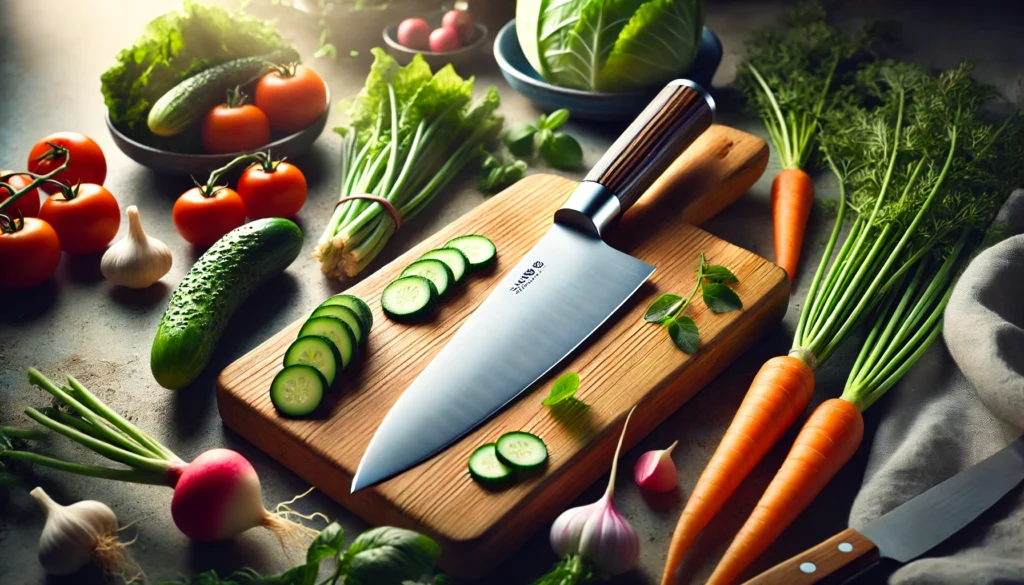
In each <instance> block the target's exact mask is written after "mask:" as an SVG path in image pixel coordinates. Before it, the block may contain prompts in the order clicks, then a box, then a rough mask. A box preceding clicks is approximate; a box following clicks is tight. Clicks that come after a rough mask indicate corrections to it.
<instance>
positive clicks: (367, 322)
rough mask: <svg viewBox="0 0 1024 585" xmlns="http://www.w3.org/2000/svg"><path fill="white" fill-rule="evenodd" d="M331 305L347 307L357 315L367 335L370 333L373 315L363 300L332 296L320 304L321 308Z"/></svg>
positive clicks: (342, 295)
mask: <svg viewBox="0 0 1024 585" xmlns="http://www.w3.org/2000/svg"><path fill="white" fill-rule="evenodd" d="M331 305H341V306H342V307H348V308H350V309H352V310H353V311H355V312H356V314H357V315H359V319H360V320H361V321H362V322H363V328H364V329H365V331H366V332H367V333H369V332H370V328H371V327H373V313H372V312H370V305H367V304H366V302H364V301H363V299H361V298H359V297H357V296H353V295H346V294H340V295H334V296H333V297H331V298H329V299H327V300H326V301H324V302H322V303H320V306H321V307H329V306H331Z"/></svg>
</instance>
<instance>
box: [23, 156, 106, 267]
mask: <svg viewBox="0 0 1024 585" xmlns="http://www.w3.org/2000/svg"><path fill="white" fill-rule="evenodd" d="M72 156H73V155H72ZM39 219H41V220H43V221H45V222H46V223H48V224H50V225H51V226H53V229H54V230H56V231H57V235H58V236H60V246H61V248H63V249H64V251H65V252H67V253H68V254H92V253H93V252H99V251H100V250H102V249H104V248H106V247H107V244H109V243H110V242H111V241H112V240H113V239H114V236H116V235H117V228H118V227H119V226H120V225H121V210H120V208H118V206H117V199H114V196H113V195H111V194H110V191H107V190H106V189H104V188H103V187H100V186H99V185H93V184H92V183H84V184H82V185H80V186H79V187H78V194H77V195H75V196H74V197H73V198H72V199H70V200H69V199H65V197H64V193H55V194H53V195H50V196H49V197H48V198H47V199H46V201H43V206H42V208H41V209H40V210H39Z"/></svg>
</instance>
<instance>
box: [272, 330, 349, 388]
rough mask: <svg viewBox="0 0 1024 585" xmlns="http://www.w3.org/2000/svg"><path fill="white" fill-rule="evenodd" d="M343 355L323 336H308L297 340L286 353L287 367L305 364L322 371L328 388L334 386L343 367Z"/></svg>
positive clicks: (285, 361) (285, 362)
mask: <svg viewBox="0 0 1024 585" xmlns="http://www.w3.org/2000/svg"><path fill="white" fill-rule="evenodd" d="M341 363H342V362H341V355H340V354H339V352H338V348H337V346H335V345H334V342H333V341H331V340H330V339H328V338H327V337H324V336H323V335H306V336H301V337H299V338H298V339H296V340H295V341H294V342H292V344H291V345H290V346H288V351H286V352H284V365H285V367H288V366H294V365H297V364H304V365H307V366H313V367H314V368H316V369H317V370H319V371H320V373H321V374H323V376H324V380H326V381H327V386H328V387H330V386H332V385H333V384H334V380H335V379H336V378H337V377H338V370H339V369H340V368H341V367H342V366H341Z"/></svg>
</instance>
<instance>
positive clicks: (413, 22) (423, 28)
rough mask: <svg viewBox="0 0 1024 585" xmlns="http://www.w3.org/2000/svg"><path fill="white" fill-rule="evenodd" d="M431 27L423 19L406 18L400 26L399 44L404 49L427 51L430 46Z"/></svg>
mask: <svg viewBox="0 0 1024 585" xmlns="http://www.w3.org/2000/svg"><path fill="white" fill-rule="evenodd" d="M429 39H430V25H429V24H427V21H425V20H423V19H422V18H406V19H405V20H403V21H402V22H401V24H399V25H398V43H399V44H400V45H402V46H403V47H408V48H410V49H415V50H417V51H425V50H427V47H429V46H430V40H429Z"/></svg>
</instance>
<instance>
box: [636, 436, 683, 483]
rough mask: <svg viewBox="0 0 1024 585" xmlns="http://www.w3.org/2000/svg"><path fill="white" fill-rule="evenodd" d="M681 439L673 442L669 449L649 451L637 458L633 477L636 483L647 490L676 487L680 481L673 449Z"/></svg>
mask: <svg viewBox="0 0 1024 585" xmlns="http://www.w3.org/2000/svg"><path fill="white" fill-rule="evenodd" d="M678 444H679V441H676V442H675V443H672V444H671V445H670V446H669V448H668V449H665V450H661V451H648V452H646V453H644V454H643V455H641V456H640V458H639V459H637V460H636V465H634V466H633V477H634V478H635V479H636V484H637V485H638V486H640V487H642V488H644V489H645V490H649V491H652V492H656V493H664V492H670V491H672V490H674V489H676V484H677V483H678V482H679V477H678V474H677V473H676V464H675V463H674V462H673V461H672V450H673V449H675V448H676V445H678Z"/></svg>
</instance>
